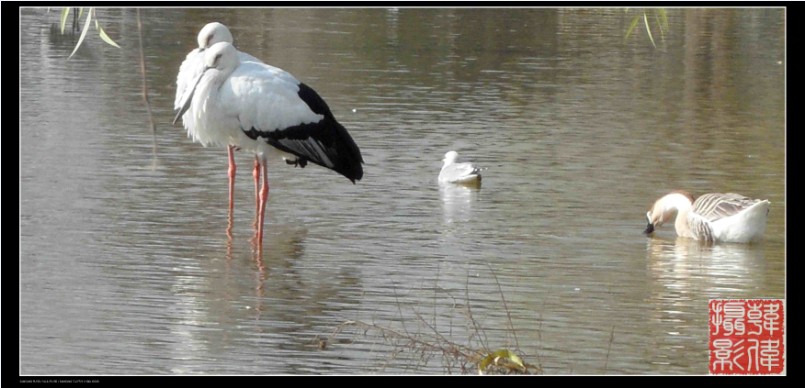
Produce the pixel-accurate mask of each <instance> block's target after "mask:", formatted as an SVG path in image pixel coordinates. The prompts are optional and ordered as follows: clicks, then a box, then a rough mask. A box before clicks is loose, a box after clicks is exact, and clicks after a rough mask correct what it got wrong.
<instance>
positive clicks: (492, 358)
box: [478, 349, 526, 374]
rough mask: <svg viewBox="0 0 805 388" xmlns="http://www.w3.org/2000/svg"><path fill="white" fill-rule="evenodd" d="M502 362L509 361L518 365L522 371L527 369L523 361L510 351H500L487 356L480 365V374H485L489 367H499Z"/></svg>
mask: <svg viewBox="0 0 805 388" xmlns="http://www.w3.org/2000/svg"><path fill="white" fill-rule="evenodd" d="M501 360H507V361H508V362H510V363H512V364H514V365H516V366H517V367H519V369H520V371H524V370H525V369H526V367H525V365H524V364H523V360H522V359H521V358H520V357H519V356H518V355H516V354H514V353H513V352H512V351H511V350H509V349H498V350H496V351H494V352H492V353H490V354H487V355H486V357H484V359H483V360H481V362H480V363H478V373H479V374H484V371H485V370H486V368H488V367H489V365H499V364H500V361H501Z"/></svg>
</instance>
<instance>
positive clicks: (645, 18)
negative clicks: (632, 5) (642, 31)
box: [643, 13, 657, 48]
mask: <svg viewBox="0 0 805 388" xmlns="http://www.w3.org/2000/svg"><path fill="white" fill-rule="evenodd" d="M643 22H644V23H645V24H646V33H647V34H648V38H649V40H651V45H652V46H654V48H657V45H656V44H654V37H652V36H651V27H649V26H648V16H647V15H646V14H645V13H643Z"/></svg>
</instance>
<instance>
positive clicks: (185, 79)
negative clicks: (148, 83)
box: [173, 22, 262, 215]
mask: <svg viewBox="0 0 805 388" xmlns="http://www.w3.org/2000/svg"><path fill="white" fill-rule="evenodd" d="M197 41H198V48H196V49H194V50H193V51H191V52H190V53H189V54H187V57H186V58H185V60H184V62H182V65H181V66H180V67H179V74H178V76H177V77H176V99H175V100H174V103H173V109H174V110H177V111H178V110H181V109H182V105H183V102H184V101H185V98H186V97H188V93H189V92H190V88H192V87H193V82H194V81H195V79H196V77H199V75H200V74H201V73H203V72H204V51H205V50H206V49H208V48H210V46H212V45H214V44H215V43H218V42H228V43H232V42H233V39H232V33H231V32H229V29H228V28H227V27H226V26H225V25H223V24H221V23H218V22H212V23H208V24H207V25H206V26H204V28H202V29H201V31H199V33H198V37H197ZM238 58H239V59H240V61H241V62H257V63H262V61H260V60H259V59H257V58H255V57H253V56H251V55H249V54H246V53H244V52H240V51H239V52H238ZM177 117H178V116H177ZM198 118H199V116H198V115H197V114H196V113H195V112H192V111H191V113H190V114H186V115H184V116H183V117H182V123H183V124H184V127H185V129H186V130H187V135H188V136H189V137H190V138H192V139H193V141H195V142H198V143H201V144H202V145H203V146H205V147H206V146H208V145H210V144H214V143H215V141H214V140H213V139H212V138H211V137H210V136H209V134H207V133H204V132H199V131H198V124H197V120H198ZM173 123H174V124H176V120H174V121H173ZM237 146H238V145H236V144H227V151H228V153H229V170H228V175H229V214H230V215H231V214H232V209H233V207H234V196H235V171H237V166H236V165H235V155H234V152H233V151H234V150H235V148H237ZM259 167H260V166H259V159H258V158H257V156H255V159H254V169H255V171H254V179H255V183H254V192H255V201H256V204H257V207H258V209H259V206H260V201H259V199H258V180H259V177H260V174H259Z"/></svg>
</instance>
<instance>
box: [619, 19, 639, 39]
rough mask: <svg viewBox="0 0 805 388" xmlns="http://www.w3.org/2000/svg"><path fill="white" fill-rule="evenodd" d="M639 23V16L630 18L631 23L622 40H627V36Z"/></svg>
mask: <svg viewBox="0 0 805 388" xmlns="http://www.w3.org/2000/svg"><path fill="white" fill-rule="evenodd" d="M639 21H640V16H635V17H633V18H632V22H631V23H630V24H629V29H627V30H626V36H625V37H624V38H623V39H629V35H631V34H632V30H634V28H635V27H637V22H639Z"/></svg>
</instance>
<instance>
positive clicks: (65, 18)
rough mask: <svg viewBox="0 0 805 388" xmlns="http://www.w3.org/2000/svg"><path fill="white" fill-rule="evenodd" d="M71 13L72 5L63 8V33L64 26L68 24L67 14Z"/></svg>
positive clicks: (62, 32)
mask: <svg viewBox="0 0 805 388" xmlns="http://www.w3.org/2000/svg"><path fill="white" fill-rule="evenodd" d="M69 15H70V7H64V9H62V10H61V34H62V35H64V26H65V25H66V24H67V16H69Z"/></svg>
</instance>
